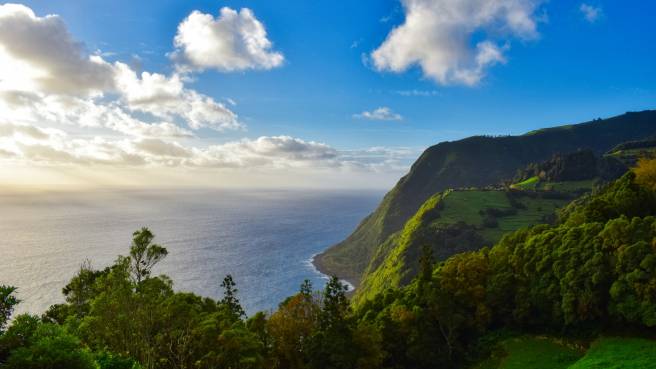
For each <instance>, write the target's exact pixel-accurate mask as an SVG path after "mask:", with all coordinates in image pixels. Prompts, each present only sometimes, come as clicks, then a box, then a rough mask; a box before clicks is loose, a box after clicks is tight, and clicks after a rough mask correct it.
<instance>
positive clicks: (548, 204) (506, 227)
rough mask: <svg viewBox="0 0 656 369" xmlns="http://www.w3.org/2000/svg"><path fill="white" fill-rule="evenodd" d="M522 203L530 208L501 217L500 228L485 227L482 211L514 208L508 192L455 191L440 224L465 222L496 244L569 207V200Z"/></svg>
mask: <svg viewBox="0 0 656 369" xmlns="http://www.w3.org/2000/svg"><path fill="white" fill-rule="evenodd" d="M519 201H520V202H521V203H522V204H524V206H525V207H526V209H517V213H516V214H514V215H507V216H503V217H499V218H497V221H498V223H499V226H498V227H495V228H486V227H483V226H482V225H483V219H484V217H483V215H481V214H480V213H479V211H480V210H485V209H487V208H495V209H499V210H509V209H512V206H511V204H510V201H508V197H507V196H506V193H505V192H504V191H482V190H467V191H453V192H451V193H450V194H449V195H448V196H446V197H445V198H444V199H443V200H442V202H443V208H442V209H441V210H440V217H439V218H438V219H437V220H436V221H435V222H438V223H447V224H448V223H456V222H458V221H464V222H465V223H467V224H471V225H475V226H479V227H480V229H481V230H480V233H481V235H482V236H483V237H484V238H485V239H486V240H488V241H489V242H490V244H493V243H495V242H497V241H498V240H499V239H500V238H501V236H502V235H503V234H505V233H508V232H512V231H515V230H517V229H519V228H522V227H528V226H531V225H535V224H540V223H544V217H545V216H548V215H551V214H553V213H554V212H555V211H556V210H557V209H558V208H560V207H562V206H564V205H566V204H567V203H568V202H569V200H562V199H544V198H529V197H523V198H520V199H519Z"/></svg>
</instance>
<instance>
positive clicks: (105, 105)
mask: <svg viewBox="0 0 656 369" xmlns="http://www.w3.org/2000/svg"><path fill="white" fill-rule="evenodd" d="M134 112H141V113H147V114H148V116H143V115H141V117H140V118H137V117H136V116H137V115H135V114H133V113H134ZM5 121H12V122H19V123H26V124H31V123H40V124H41V123H45V122H48V123H50V124H77V125H80V126H83V127H101V128H107V129H111V130H114V131H116V132H120V133H124V134H127V135H133V136H142V137H183V136H184V137H190V136H192V133H191V132H190V131H189V130H187V129H184V128H181V127H180V126H179V125H178V124H182V123H184V124H186V125H187V126H188V127H190V128H191V129H199V128H202V127H207V128H211V129H215V130H225V129H239V128H242V125H241V123H239V121H238V117H237V115H236V114H235V113H234V112H232V111H231V110H230V109H228V108H226V107H225V106H224V105H223V104H222V103H219V102H217V101H215V100H214V99H212V98H211V97H209V96H206V95H203V94H201V93H198V92H196V91H194V90H192V89H189V88H186V87H185V85H184V81H183V78H182V77H180V76H179V75H177V74H173V75H171V76H165V75H163V74H159V73H149V72H143V73H141V74H140V75H137V73H136V72H135V71H134V70H132V68H130V67H129V66H128V65H127V64H124V63H121V62H115V63H111V64H110V63H108V62H106V61H104V60H103V59H102V57H101V56H99V55H89V54H88V53H87V52H86V50H85V48H84V46H83V44H81V43H79V42H77V41H75V40H74V38H73V36H72V35H71V34H70V33H69V32H68V30H67V28H66V26H65V24H64V22H63V21H62V20H61V18H59V17H58V16H56V15H48V16H45V17H38V16H36V15H35V14H34V12H33V11H32V10H31V9H30V8H28V7H26V6H23V5H15V4H8V5H0V122H5Z"/></svg>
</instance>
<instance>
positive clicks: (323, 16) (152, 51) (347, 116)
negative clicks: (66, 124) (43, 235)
mask: <svg viewBox="0 0 656 369" xmlns="http://www.w3.org/2000/svg"><path fill="white" fill-rule="evenodd" d="M413 1H414V2H416V3H422V2H423V3H426V4H432V3H446V4H448V3H449V1H448V0H436V1H433V2H431V0H407V1H405V2H403V3H402V2H400V1H393V0H376V1H338V2H334V1H332V2H309V1H301V0H299V1H296V0H285V1H276V2H274V1H270V0H262V1H258V0H251V1H157V2H154V1H111V2H108V1H66V2H53V1H25V2H24V3H23V4H24V5H26V6H27V7H29V8H31V9H32V10H33V12H34V13H35V15H36V16H37V17H43V16H45V15H47V14H57V15H58V16H59V17H60V18H61V20H63V22H64V24H65V26H66V27H67V29H68V31H69V32H70V34H71V35H72V36H73V38H74V39H75V40H76V41H77V42H80V43H83V44H84V45H85V48H86V50H87V52H88V53H90V54H93V53H95V52H97V51H98V50H99V51H100V52H102V54H101V55H102V58H103V60H105V61H106V62H107V63H115V62H122V63H125V64H127V65H130V67H131V68H133V69H134V70H135V72H137V74H138V73H139V72H140V71H148V72H150V73H160V74H163V75H166V76H170V75H172V74H175V73H176V63H175V62H174V61H173V60H172V58H171V53H172V52H173V51H174V50H175V49H176V47H175V46H174V42H173V40H174V37H175V36H176V34H177V32H178V31H177V28H178V25H179V24H180V23H181V22H183V21H184V20H185V19H186V18H187V17H188V16H189V14H190V13H191V12H192V11H198V12H200V13H203V14H208V15H211V16H213V17H218V14H219V9H221V8H222V7H229V8H231V9H234V10H235V11H239V10H240V9H242V8H248V9H250V10H252V12H253V14H254V17H255V18H256V19H257V20H258V21H259V22H261V24H262V25H263V26H264V28H265V29H266V33H267V34H266V38H267V39H268V40H269V41H270V42H271V43H272V47H271V48H270V50H269V51H271V52H274V51H275V52H277V53H280V54H281V55H283V56H284V62H282V63H281V64H280V65H277V66H275V67H272V68H270V69H261V68H246V69H243V70H233V71H225V70H223V71H222V70H217V69H216V68H204V69H198V70H196V71H194V72H193V73H190V74H188V75H187V76H186V77H187V79H186V80H185V87H186V88H188V89H193V90H194V91H197V92H198V93H201V94H203V95H207V96H209V97H211V98H212V99H214V100H215V101H217V102H219V103H221V104H224V105H225V106H226V107H227V108H229V109H230V110H231V111H232V112H234V113H235V114H236V115H237V116H238V120H239V122H240V124H241V125H242V127H241V128H240V129H228V130H219V131H217V130H214V129H210V128H207V127H201V128H199V129H198V130H197V131H194V133H195V138H194V141H193V142H192V141H190V140H187V139H183V140H178V141H179V142H180V143H181V144H182V145H185V144H192V145H196V146H199V147H204V146H207V145H213V144H225V143H230V142H234V141H236V140H243V139H251V140H255V139H257V138H258V137H274V136H280V135H284V136H289V137H293V138H298V139H300V140H303V142H310V141H311V142H317V143H322V144H325V145H328V146H330V148H331V149H334V150H337V151H339V152H340V153H341V152H343V151H347V152H348V151H350V150H368V149H370V148H372V147H384V148H390V149H394V148H404V149H408V151H407V152H405V153H404V154H403V155H405V156H403V157H402V158H401V159H399V161H394V163H396V164H399V165H398V166H397V167H395V168H394V170H391V173H392V174H389V173H388V172H386V173H387V174H385V178H386V179H385V180H384V181H383V182H384V183H385V185H387V184H388V183H389V182H390V181H392V178H396V177H397V176H398V175H399V174H402V173H403V165H406V166H407V164H409V163H410V162H411V161H412V160H411V159H412V158H413V157H414V156H416V155H417V154H418V153H419V152H420V150H421V149H424V148H426V147H427V146H430V145H432V144H435V143H437V142H440V141H444V140H453V139H458V138H462V137H466V136H470V135H474V134H521V133H523V132H526V131H529V130H532V129H535V128H539V127H545V126H551V125H557V124H561V123H574V122H580V121H585V120H589V119H592V118H596V117H607V116H612V115H616V114H621V113H623V112H625V111H629V110H643V109H650V108H654V106H655V105H656V104H655V103H656V87H655V86H656V48H654V46H653V45H656V27H654V25H653V14H654V13H655V11H656V4H655V3H653V2H648V1H637V0H627V1H609V0H597V1H588V0H586V1H581V2H578V1H575V2H571V1H546V2H536V1H529V0H517V1H515V0H512V1H511V0H507V1H506V2H508V3H523V5H522V6H523V8H522V9H523V10H526V9H528V10H527V14H528V17H529V18H530V20H531V21H532V22H534V24H533V26H534V29H533V28H531V29H528V28H522V29H514V30H511V31H508V25H507V24H502V23H503V22H504V21H503V20H500V21H499V20H495V21H494V22H492V23H488V24H484V25H482V26H481V25H479V24H473V25H472V24H469V23H467V22H468V21H465V26H463V27H462V28H467V27H469V28H467V29H469V30H468V31H466V32H460V33H458V32H455V31H454V34H453V35H452V36H453V37H454V38H458V37H460V38H464V41H462V43H461V46H463V45H464V47H466V48H467V50H466V52H469V53H470V56H469V59H466V58H465V59H462V58H461V59H459V60H461V61H462V62H463V63H467V62H470V63H471V62H472V60H474V59H472V57H471V55H473V54H472V53H476V50H477V48H476V47H477V45H478V44H479V43H481V42H482V41H485V40H490V41H491V42H492V43H491V45H493V46H494V48H495V49H494V50H498V51H499V52H500V53H501V55H499V56H497V57H495V59H494V61H492V62H490V63H489V64H485V65H484V66H483V67H482V68H481V70H480V72H481V73H480V75H479V76H477V77H476V81H475V82H474V83H462V82H461V81H459V80H457V79H455V78H454V77H445V78H446V79H447V81H444V80H443V81H440V80H439V78H436V77H435V75H433V76H431V75H430V73H427V72H426V68H428V67H422V66H420V65H418V63H409V64H410V65H408V66H407V67H405V68H402V70H397V71H394V70H391V69H393V68H390V67H387V68H385V67H382V68H381V67H377V65H376V63H375V59H374V57H373V54H372V53H373V52H374V51H375V50H377V49H378V48H380V47H381V45H383V43H385V41H386V39H387V38H388V36H389V34H390V32H392V30H394V29H395V28H396V27H402V26H403V25H404V23H405V22H406V19H407V16H408V12H409V11H410V10H409V9H410V7H411V5H408V4H410V3H412V2H413ZM495 1H497V2H501V3H503V2H504V0H467V1H465V3H466V2H470V3H472V4H473V5H474V6H480V5H481V4H486V3H494V2H495ZM590 11H592V12H593V14H590ZM420 16H422V17H423V16H424V15H423V14H422V15H420ZM475 16H476V14H472V17H475ZM215 19H216V18H215ZM422 19H423V18H422ZM426 19H430V18H429V17H428V15H427V16H426ZM504 19H505V18H504ZM529 28H530V27H529ZM436 29H437V30H443V29H444V28H436ZM447 30H448V29H447ZM445 37H446V36H445ZM413 41H416V40H413ZM416 42H418V43H419V49H418V50H423V48H424V47H426V48H430V47H431V45H430V44H428V45H421V40H419V41H416ZM443 42H446V43H448V42H451V41H450V40H447V41H443ZM422 52H423V51H422ZM437 52H439V50H438V51H437ZM495 55H496V54H495ZM449 78H450V79H451V80H448V79H449ZM46 94H48V92H46ZM227 99H231V100H233V101H234V102H236V104H235V105H232V104H230V103H228V102H227V101H228V100H227ZM378 108H387V109H389V112H390V113H391V114H397V115H398V116H397V117H398V118H399V119H390V120H384V119H367V118H366V116H367V115H366V114H363V113H364V112H369V113H373V112H374V111H375V109H378ZM134 114H135V115H137V116H139V115H140V114H142V113H140V112H136V113H134ZM373 117H374V118H375V116H373ZM388 118H389V117H388ZM0 123H2V122H0ZM176 123H177V124H180V125H183V126H184V122H181V121H180V120H177V121H176ZM60 128H61V127H60ZM94 134H95V133H94ZM176 142H177V141H176ZM340 155H341V154H340ZM358 160H360V159H358ZM364 160H365V161H368V160H369V159H367V158H365V159H364ZM371 160H374V159H371ZM274 166H275V165H274ZM383 166H384V165H382V164H381V167H383ZM367 178H368V180H369V179H370V178H376V177H375V176H373V177H367Z"/></svg>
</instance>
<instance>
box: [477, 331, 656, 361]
mask: <svg viewBox="0 0 656 369" xmlns="http://www.w3.org/2000/svg"><path fill="white" fill-rule="evenodd" d="M525 368H531V369H653V368H656V341H653V340H648V339H643V338H626V337H602V338H599V339H597V340H595V341H594V342H592V344H591V345H590V347H589V349H587V351H585V350H583V349H582V348H580V345H573V344H569V343H567V342H565V341H563V340H558V339H554V338H550V337H545V336H543V337H533V336H525V337H515V338H510V339H507V340H504V341H502V342H501V343H500V344H499V345H498V346H497V348H496V349H495V350H494V351H493V353H492V354H491V355H490V357H489V358H488V359H486V360H484V361H483V362H481V363H479V364H477V365H475V366H473V367H472V369H525Z"/></svg>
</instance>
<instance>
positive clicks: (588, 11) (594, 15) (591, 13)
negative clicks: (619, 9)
mask: <svg viewBox="0 0 656 369" xmlns="http://www.w3.org/2000/svg"><path fill="white" fill-rule="evenodd" d="M579 11H581V14H583V18H584V19H585V20H586V21H588V22H590V23H595V22H596V21H598V20H599V18H600V17H601V16H602V15H603V14H604V11H603V9H601V7H600V6H594V5H590V4H585V3H583V4H581V6H579Z"/></svg>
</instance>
